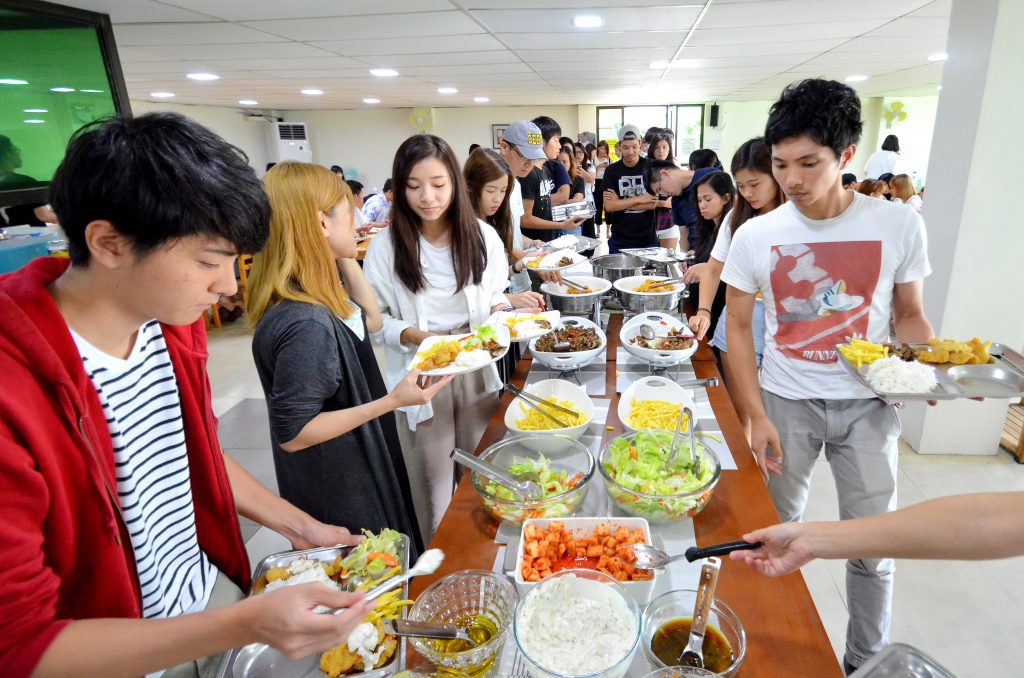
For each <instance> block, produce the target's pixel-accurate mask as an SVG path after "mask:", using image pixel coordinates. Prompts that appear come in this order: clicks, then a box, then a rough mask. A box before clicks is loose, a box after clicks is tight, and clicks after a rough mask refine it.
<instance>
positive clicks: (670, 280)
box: [647, 278, 686, 289]
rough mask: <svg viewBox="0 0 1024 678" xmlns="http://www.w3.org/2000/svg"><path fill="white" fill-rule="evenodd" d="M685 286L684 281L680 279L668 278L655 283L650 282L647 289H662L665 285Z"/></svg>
mask: <svg viewBox="0 0 1024 678" xmlns="http://www.w3.org/2000/svg"><path fill="white" fill-rule="evenodd" d="M685 284H686V281H684V280H683V279H682V278H668V279H666V280H657V281H655V282H652V283H651V284H650V285H648V286H647V289H651V288H652V287H664V286H665V285H685Z"/></svg>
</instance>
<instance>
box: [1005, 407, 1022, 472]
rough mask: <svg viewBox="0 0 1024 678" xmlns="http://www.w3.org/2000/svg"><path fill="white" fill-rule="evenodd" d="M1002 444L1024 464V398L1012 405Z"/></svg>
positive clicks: (1007, 417)
mask: <svg viewBox="0 0 1024 678" xmlns="http://www.w3.org/2000/svg"><path fill="white" fill-rule="evenodd" d="M1000 444H1001V445H1002V446H1003V447H1005V448H1006V449H1007V450H1009V451H1010V454H1012V455H1013V456H1014V457H1016V459H1017V462H1018V463H1021V464H1024V398H1022V399H1021V400H1020V402H1018V403H1014V404H1013V405H1010V409H1009V411H1008V412H1007V413H1006V423H1005V424H1003V436H1002V439H1001V440H1000Z"/></svg>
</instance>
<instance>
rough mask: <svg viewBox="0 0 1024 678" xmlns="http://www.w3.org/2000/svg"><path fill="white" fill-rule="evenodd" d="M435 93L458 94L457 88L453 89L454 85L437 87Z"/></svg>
mask: <svg viewBox="0 0 1024 678" xmlns="http://www.w3.org/2000/svg"><path fill="white" fill-rule="evenodd" d="M437 93H438V94H458V93H459V90H457V89H455V88H454V87H438V88H437Z"/></svg>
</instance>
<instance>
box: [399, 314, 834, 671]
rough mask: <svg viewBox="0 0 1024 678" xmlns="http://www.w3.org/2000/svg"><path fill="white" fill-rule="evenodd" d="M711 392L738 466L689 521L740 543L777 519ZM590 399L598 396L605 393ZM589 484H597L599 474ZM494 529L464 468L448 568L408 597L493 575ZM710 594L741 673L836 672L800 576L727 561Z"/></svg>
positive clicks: (714, 373)
mask: <svg viewBox="0 0 1024 678" xmlns="http://www.w3.org/2000/svg"><path fill="white" fill-rule="evenodd" d="M621 327H622V316H621V315H612V316H611V319H610V320H609V322H608V327H607V335H608V346H607V350H606V352H605V358H606V360H607V361H608V366H607V370H606V377H605V378H606V388H605V393H606V395H605V396H604V398H605V399H606V400H607V402H608V419H607V425H606V427H605V430H604V435H603V441H602V443H603V442H606V441H608V440H609V439H611V438H613V437H615V436H617V435H620V434H621V433H622V432H623V428H622V423H621V422H620V421H619V417H618V415H617V413H616V408H617V404H618V399H619V395H618V394H617V393H616V385H615V382H616V374H617V370H616V367H615V362H616V359H617V358H616V354H617V353H618V351H617V349H618V347H619V330H620V328H621ZM692 364H693V369H694V371H695V372H696V376H697V377H698V378H706V377H718V376H719V374H718V370H717V367H716V364H715V361H714V356H713V354H712V353H711V350H710V349H709V348H708V346H707V345H706V344H701V346H700V350H699V351H698V352H697V354H696V355H694V356H693V359H692ZM530 367H531V360H530V357H529V355H527V356H526V357H524V358H523V359H522V360H520V361H519V364H518V365H517V366H516V370H515V373H514V374H513V376H512V379H511V382H512V383H513V384H515V385H517V386H519V387H522V386H523V385H524V383H525V381H526V378H527V374H528V372H529V371H530ZM708 395H709V397H710V401H711V408H712V410H713V413H714V417H715V419H716V420H717V423H718V425H719V427H720V429H721V431H722V433H723V436H724V438H725V441H726V442H727V443H728V447H729V449H730V451H731V453H732V457H733V458H734V460H735V463H736V466H737V470H723V472H722V478H721V480H720V481H719V483H718V486H717V487H716V489H715V492H714V495H713V496H712V497H711V500H710V501H709V503H708V505H707V507H706V508H705V509H704V510H703V511H702V512H701V513H700V514H698V515H697V517H696V518H695V519H694V521H693V522H694V531H695V534H696V541H697V544H698V545H710V544H715V543H719V542H726V541H732V540H735V539H739V538H740V537H741V536H742V535H743V534H744V533H745V532H747V531H749V530H752V529H755V528H758V527H763V526H765V525H770V524H773V523H776V522H778V516H777V514H776V513H775V509H774V507H773V506H772V503H771V499H770V498H769V496H768V491H767V489H766V488H765V485H764V482H763V480H762V479H761V473H760V471H759V470H758V468H757V465H756V463H755V462H754V458H753V455H752V454H751V452H750V448H749V446H748V445H747V442H746V439H745V438H744V436H743V431H742V428H741V426H740V423H739V420H738V419H737V417H736V413H735V410H734V409H733V406H732V403H731V401H730V400H729V395H728V393H727V392H726V390H725V387H724V386H718V387H716V388H711V389H708ZM594 398H595V400H600V399H601V396H594ZM511 402H512V396H511V394H509V393H507V392H506V393H504V394H503V395H502V397H501V400H500V401H499V403H498V406H497V407H496V408H495V410H494V413H493V414H492V415H491V419H490V422H489V423H488V427H487V430H486V431H485V432H484V435H483V438H482V439H481V440H480V444H479V446H478V448H477V450H476V453H477V454H479V453H480V452H481V451H483V450H484V449H486V448H487V447H488V446H490V445H491V444H493V443H495V442H497V441H499V440H501V439H502V438H503V437H504V436H505V435H506V433H507V429H506V428H505V424H504V420H503V418H504V413H505V409H506V408H507V407H508V406H509V404H510V403H511ZM595 482H598V483H600V480H595ZM498 527H499V524H498V522H497V521H495V520H494V519H493V518H492V517H491V516H490V515H489V514H488V513H487V512H486V511H485V510H484V506H483V503H482V502H481V500H480V497H479V495H478V494H477V493H476V492H475V491H474V489H473V487H472V486H471V484H470V482H469V477H468V474H466V475H465V476H464V477H463V479H462V482H461V483H459V486H458V489H457V491H456V492H455V496H454V497H453V498H452V502H451V505H450V506H449V508H448V511H447V513H446V514H445V517H444V519H443V520H442V522H441V525H440V527H439V528H438V530H437V533H436V534H435V535H434V538H433V540H432V541H431V543H430V546H431V547H432V548H440V549H443V550H444V552H445V554H446V558H445V561H444V564H443V565H442V567H441V569H440V570H439V571H438V572H437V573H436V574H434V575H432V576H427V577H418V578H416V579H414V580H413V582H412V585H411V589H410V595H411V597H412V598H415V597H416V596H417V595H418V594H419V593H420V592H422V591H423V590H424V589H425V588H426V587H427V586H429V585H430V584H432V583H433V582H434V581H436V580H437V579H439V578H441V577H443V576H445V575H447V574H450V573H452V572H455V571H458V570H465V569H478V570H485V571H491V570H492V568H493V567H494V564H495V559H496V557H497V555H498V551H499V548H500V546H499V544H497V543H495V536H496V534H497V532H498ZM716 596H717V597H718V598H720V599H722V600H724V601H726V602H727V603H728V604H729V605H730V606H731V607H732V608H733V609H734V610H735V611H736V613H737V615H738V616H739V618H740V621H741V622H742V624H743V626H744V628H745V630H746V633H747V657H746V659H745V660H744V662H743V666H742V668H741V670H740V672H739V675H740V676H741V677H743V678H752V677H755V676H766V677H768V676H772V677H774V676H841V675H842V670H841V669H840V667H839V664H838V662H837V660H836V657H835V654H834V653H833V651H832V646H831V644H830V642H829V639H828V636H827V635H826V634H825V629H824V627H823V626H822V623H821V619H820V618H819V617H818V613H817V610H816V608H815V606H814V601H813V600H812V599H811V595H810V593H809V592H808V590H807V586H806V585H805V584H804V580H803V577H802V576H800V575H799V574H793V575H790V576H787V577H782V578H779V579H769V578H767V577H764V576H762V575H759V574H757V573H756V572H754V571H753V570H751V569H749V568H747V567H746V566H745V565H742V564H740V563H733V562H729V561H725V562H723V566H722V574H721V577H720V578H719V582H718V591H717V594H716ZM507 643H512V644H514V641H513V640H512V639H511V637H510V638H509V639H508V641H507ZM408 648H409V661H408V666H409V667H410V668H421V667H424V668H425V667H428V666H429V663H428V662H426V660H425V659H423V658H422V657H420V656H419V655H418V654H416V653H415V651H414V650H413V649H412V646H411V644H410V645H409V646H408Z"/></svg>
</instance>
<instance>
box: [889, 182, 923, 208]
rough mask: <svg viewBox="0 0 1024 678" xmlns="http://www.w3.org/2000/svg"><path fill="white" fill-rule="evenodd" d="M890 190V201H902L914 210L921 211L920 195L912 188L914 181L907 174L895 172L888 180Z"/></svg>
mask: <svg viewBox="0 0 1024 678" xmlns="http://www.w3.org/2000/svg"><path fill="white" fill-rule="evenodd" d="M889 186H890V187H891V189H890V190H891V191H892V201H893V202H902V203H906V204H907V205H910V206H911V207H913V208H914V210H916V211H918V212H920V211H921V196H919V195H918V194H917V191H915V190H914V182H913V181H911V180H910V175H908V174H897V175H896V176H894V177H893V178H892V181H890V182H889Z"/></svg>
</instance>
